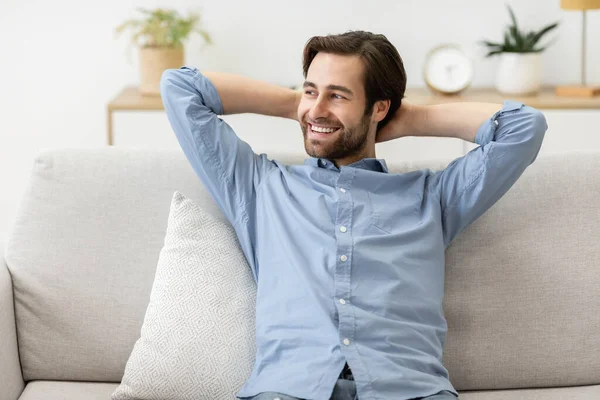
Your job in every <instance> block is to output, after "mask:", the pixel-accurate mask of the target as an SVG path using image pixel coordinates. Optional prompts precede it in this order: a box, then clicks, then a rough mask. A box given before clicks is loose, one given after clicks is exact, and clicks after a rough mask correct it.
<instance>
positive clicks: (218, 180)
mask: <svg viewBox="0 0 600 400" xmlns="http://www.w3.org/2000/svg"><path fill="white" fill-rule="evenodd" d="M160 93H161V97H162V101H163V104H164V107H165V110H166V113H167V117H168V119H169V123H170V124H171V127H172V128H173V131H174V132H175V135H176V137H177V140H178V141H179V144H180V145H181V148H182V149H183V152H184V153H185V156H186V157H187V159H188V160H189V162H190V164H191V166H192V168H193V169H194V171H195V172H196V174H197V175H198V177H199V178H200V180H201V181H202V183H203V184H204V185H205V187H206V188H207V190H208V191H209V192H210V194H211V196H212V197H213V198H214V200H215V201H216V203H217V205H218V206H219V208H220V209H221V210H222V211H223V213H224V214H225V216H226V217H227V218H228V220H229V221H230V222H231V223H232V224H234V225H235V223H236V222H240V221H241V222H243V221H244V220H246V219H247V218H248V212H249V210H251V209H252V208H253V203H254V202H255V197H256V195H255V189H256V188H257V187H258V186H259V184H260V182H261V181H262V179H263V178H264V177H265V176H266V175H267V173H268V172H269V171H270V170H271V169H273V168H275V167H274V166H273V165H272V163H271V162H270V160H268V159H267V156H266V155H265V154H261V155H258V154H255V153H254V152H253V151H252V149H251V148H250V146H249V145H248V143H246V142H244V141H242V140H241V139H239V138H238V137H237V135H236V134H235V132H234V131H233V129H232V128H231V127H230V126H229V125H228V124H227V123H226V122H225V121H223V120H222V119H220V118H219V117H218V115H222V114H223V105H222V103H221V98H220V96H219V93H218V92H217V89H216V88H215V86H214V85H213V83H212V82H211V81H210V80H209V79H208V78H206V77H205V76H204V75H203V74H202V73H201V72H200V71H199V70H198V69H197V68H195V67H187V66H184V67H181V68H179V69H169V70H166V71H165V72H164V73H163V75H162V78H161V82H160Z"/></svg>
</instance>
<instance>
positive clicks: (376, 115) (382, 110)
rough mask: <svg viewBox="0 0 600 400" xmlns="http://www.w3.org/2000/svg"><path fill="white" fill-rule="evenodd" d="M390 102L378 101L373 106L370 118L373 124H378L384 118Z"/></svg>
mask: <svg viewBox="0 0 600 400" xmlns="http://www.w3.org/2000/svg"><path fill="white" fill-rule="evenodd" d="M390 104H391V102H390V100H378V101H376V102H375V104H374V105H373V114H372V115H371V118H372V119H373V121H374V122H379V121H381V120H383V119H384V118H385V116H386V115H387V113H388V111H389V109H390Z"/></svg>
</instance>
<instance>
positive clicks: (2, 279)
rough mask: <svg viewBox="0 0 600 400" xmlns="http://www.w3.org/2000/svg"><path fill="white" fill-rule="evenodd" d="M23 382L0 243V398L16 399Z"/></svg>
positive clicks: (6, 269) (13, 307) (12, 310)
mask: <svg viewBox="0 0 600 400" xmlns="http://www.w3.org/2000/svg"><path fill="white" fill-rule="evenodd" d="M24 387H25V383H24V382H23V374H22V373H21V363H20V361H19V349H18V347H17V327H16V324H15V306H14V301H13V286H12V280H11V277H10V273H9V272H8V267H7V266H6V263H5V261H4V245H2V243H0V388H2V389H1V390H0V400H17V399H18V398H19V396H21V393H22V392H23V388H24Z"/></svg>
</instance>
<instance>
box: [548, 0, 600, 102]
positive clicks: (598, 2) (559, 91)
mask: <svg viewBox="0 0 600 400" xmlns="http://www.w3.org/2000/svg"><path fill="white" fill-rule="evenodd" d="M560 7H561V8H562V9H563V10H579V11H582V12H583V23H582V27H581V85H576V86H558V87H557V88H556V95H557V96H580V97H592V96H596V95H599V94H600V86H598V85H595V86H588V85H587V84H586V82H585V53H586V40H585V36H586V12H587V10H595V9H600V0H560Z"/></svg>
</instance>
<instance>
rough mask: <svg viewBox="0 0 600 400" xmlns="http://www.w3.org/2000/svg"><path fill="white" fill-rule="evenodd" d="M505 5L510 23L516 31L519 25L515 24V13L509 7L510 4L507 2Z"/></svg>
mask: <svg viewBox="0 0 600 400" xmlns="http://www.w3.org/2000/svg"><path fill="white" fill-rule="evenodd" d="M506 7H507V8H508V12H509V13H510V19H511V20H512V23H513V25H512V26H513V27H514V28H515V30H516V31H517V32H518V31H519V26H518V25H517V18H516V17H515V13H514V12H513V10H512V8H510V6H509V5H508V4H507V5H506Z"/></svg>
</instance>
